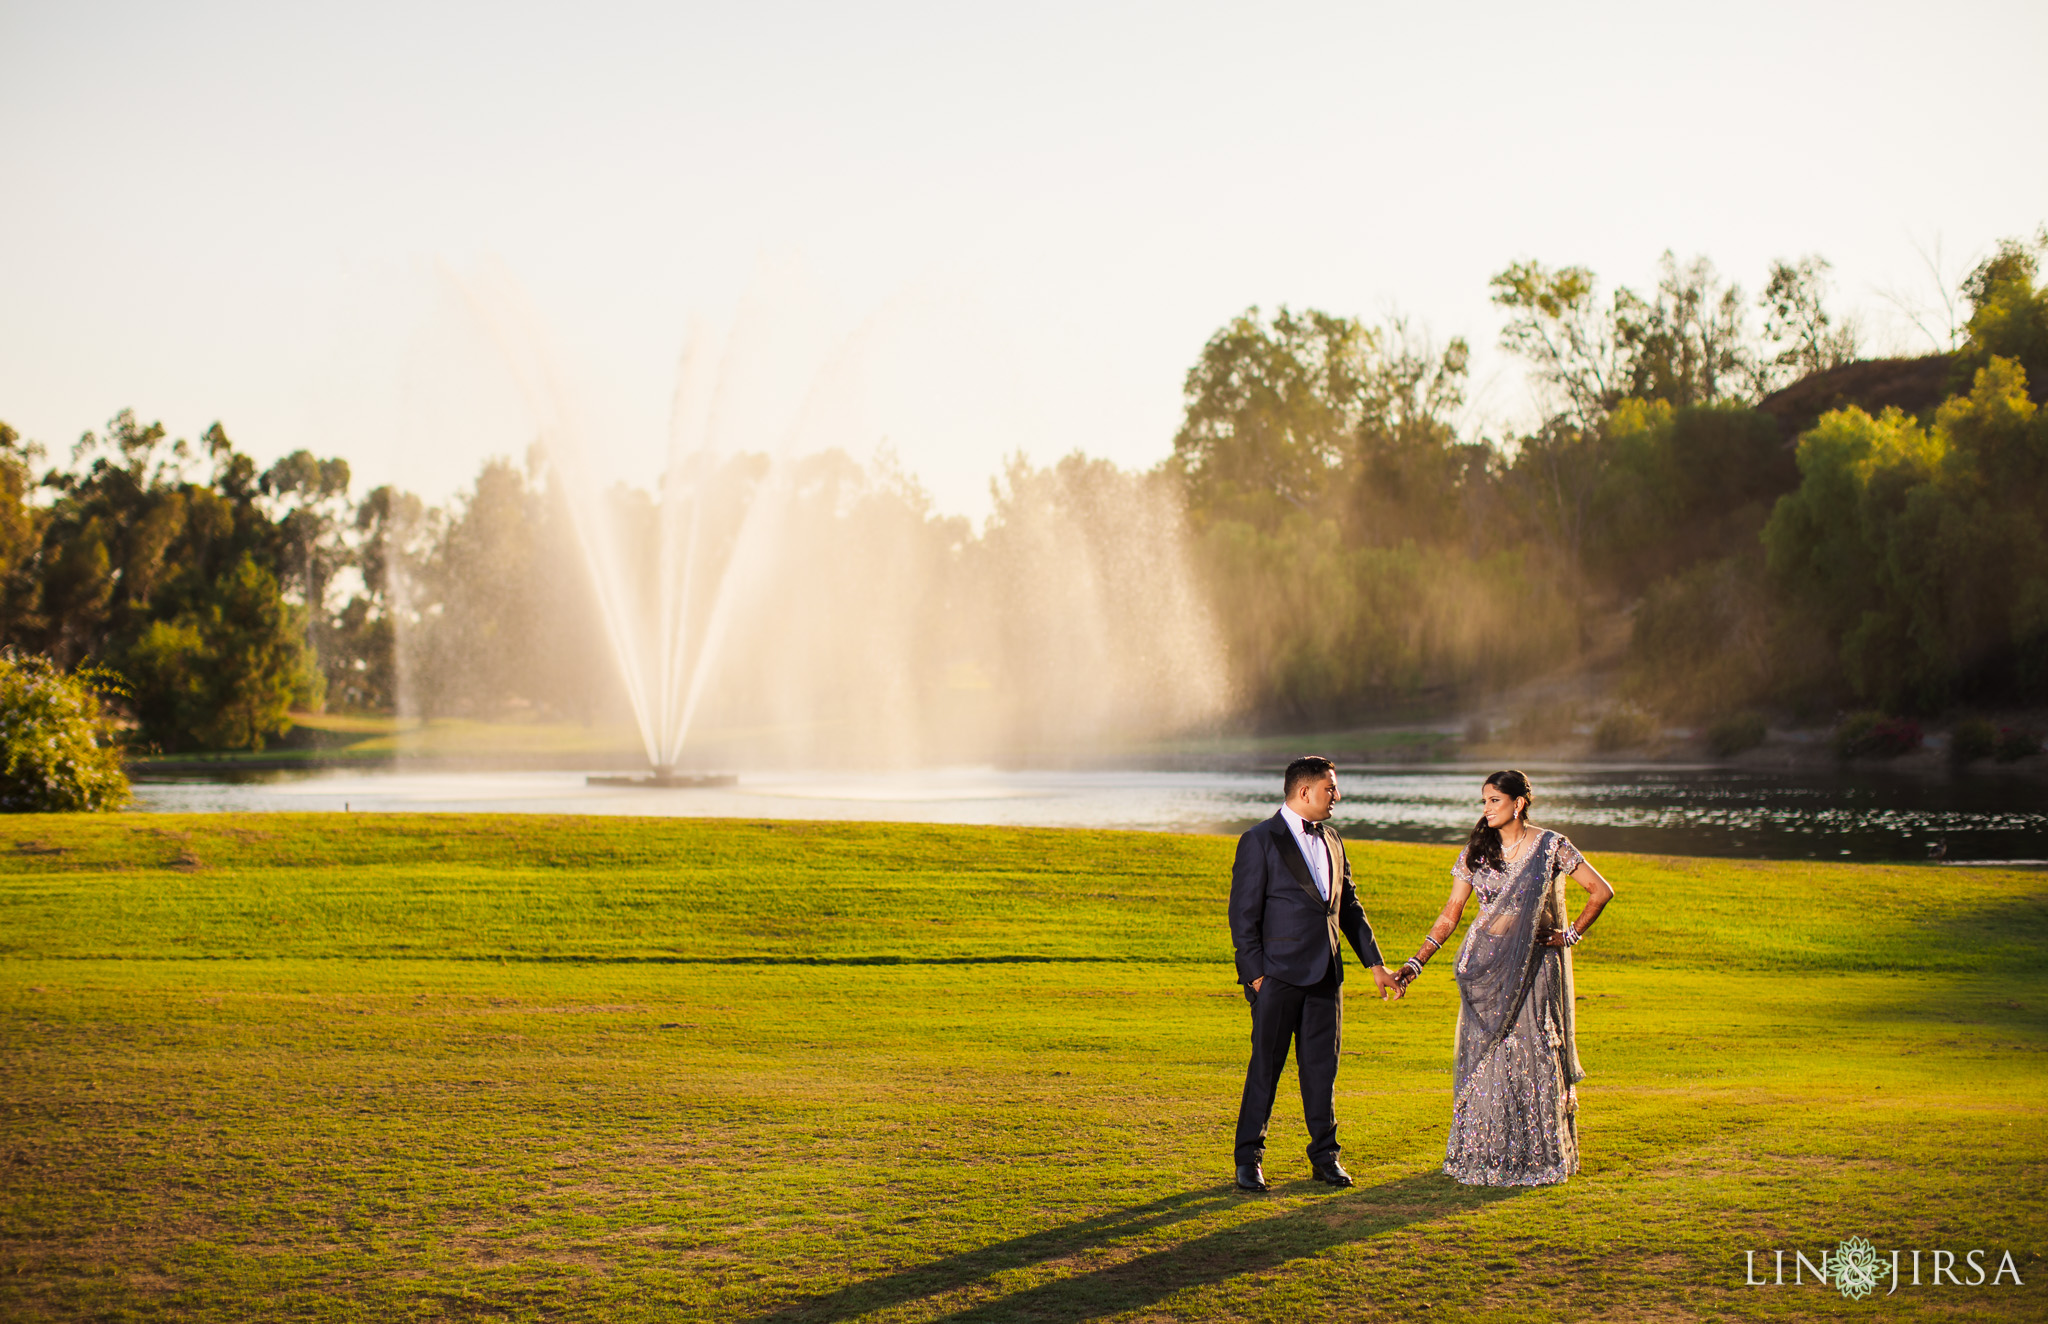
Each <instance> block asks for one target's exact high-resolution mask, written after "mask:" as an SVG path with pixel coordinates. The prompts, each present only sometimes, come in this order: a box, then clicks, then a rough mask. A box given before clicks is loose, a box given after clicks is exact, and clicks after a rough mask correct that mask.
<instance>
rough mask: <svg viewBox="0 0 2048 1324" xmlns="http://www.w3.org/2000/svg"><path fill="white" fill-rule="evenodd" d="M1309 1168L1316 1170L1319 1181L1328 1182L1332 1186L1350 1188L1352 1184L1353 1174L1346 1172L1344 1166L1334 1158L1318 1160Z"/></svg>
mask: <svg viewBox="0 0 2048 1324" xmlns="http://www.w3.org/2000/svg"><path fill="white" fill-rule="evenodd" d="M1309 1167H1310V1168H1312V1169H1314V1171H1315V1175H1316V1180H1317V1181H1320V1182H1328V1183H1329V1184H1330V1185H1332V1186H1349V1185H1351V1184H1352V1183H1351V1174H1350V1173H1348V1172H1346V1171H1344V1165H1343V1164H1342V1163H1339V1162H1338V1161H1337V1160H1335V1159H1333V1158H1331V1159H1318V1160H1316V1161H1315V1162H1314V1163H1311V1164H1309Z"/></svg>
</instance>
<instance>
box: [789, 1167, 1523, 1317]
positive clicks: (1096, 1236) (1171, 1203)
mask: <svg viewBox="0 0 2048 1324" xmlns="http://www.w3.org/2000/svg"><path fill="white" fill-rule="evenodd" d="M1299 1185H1300V1186H1301V1187H1303V1188H1306V1189H1313V1190H1316V1191H1321V1190H1322V1188H1321V1187H1313V1188H1311V1187H1309V1184H1308V1183H1306V1182H1303V1183H1299ZM1524 1189H1525V1188H1520V1187H1506V1188H1502V1187H1468V1186H1460V1185H1458V1184H1456V1183H1455V1182H1453V1181H1451V1180H1450V1179H1449V1178H1447V1177H1445V1176H1444V1175H1443V1173H1442V1172H1440V1171H1437V1170H1434V1169H1430V1170H1425V1171H1423V1172H1418V1173H1415V1174H1413V1175H1412V1176H1407V1177H1399V1178H1396V1179H1395V1180H1393V1181H1388V1182H1382V1183H1380V1184H1379V1185H1377V1186H1366V1187H1358V1188H1355V1189H1353V1190H1350V1191H1345V1192H1341V1193H1332V1194H1330V1195H1329V1196H1328V1197H1327V1198H1323V1199H1317V1200H1315V1201H1314V1203H1312V1204H1307V1205H1300V1206H1295V1207H1292V1208H1287V1209H1285V1210H1283V1211H1282V1212H1280V1213H1276V1214H1273V1215H1272V1216H1270V1217H1266V1218H1255V1219H1253V1220H1251V1221H1250V1222H1245V1223H1237V1224H1234V1225H1233V1226H1230V1227H1227V1228H1219V1229H1218V1230H1216V1231H1214V1232H1210V1233H1207V1234H1206V1235H1203V1236H1198V1237H1195V1238H1193V1239H1192V1240H1188V1241H1183V1242H1180V1243H1178V1244H1176V1245H1172V1246H1167V1247H1164V1248H1162V1249H1159V1250H1155V1251H1151V1252H1148V1253H1146V1254H1143V1255H1139V1256H1136V1257H1134V1258H1132V1259H1127V1260H1120V1261H1118V1262H1116V1263H1114V1264H1109V1265H1106V1266H1104V1267H1103V1268H1100V1269H1096V1270H1093V1271H1091V1272H1084V1273H1075V1274H1071V1275H1069V1276H1066V1277H1063V1278H1059V1279H1057V1280H1055V1281H1053V1282H1048V1283H1042V1284H1040V1285H1039V1286H1036V1287H1032V1288H1028V1289H1026V1290H1024V1291H1021V1292H1017V1293H1014V1294H1012V1295H1009V1296H1005V1297H1002V1298H1001V1299H999V1300H995V1301H988V1302H984V1303H982V1304H980V1305H976V1306H971V1307H969V1308H967V1309H965V1310H961V1311H957V1312H955V1313H953V1314H950V1315H946V1316H944V1317H943V1318H944V1319H945V1320H947V1321H949V1322H951V1324H980V1322H982V1321H990V1322H992V1321H995V1320H1008V1319H1029V1320H1033V1321H1059V1322H1061V1324H1072V1322H1076V1321H1082V1320H1090V1319H1098V1318H1100V1317H1102V1316H1104V1315H1114V1314H1117V1313H1119V1312H1121V1311H1126V1310H1135V1309H1138V1308H1140V1307H1142V1306H1148V1305H1151V1304H1153V1303H1155V1302H1157V1301H1160V1300H1162V1299H1164V1298H1166V1297H1168V1296H1171V1295H1173V1294H1174V1293H1175V1292H1179V1291H1181V1290H1183V1289H1185V1288H1189V1287H1199V1286H1202V1285H1204V1284H1208V1283H1216V1282H1222V1281H1223V1280H1225V1279H1227V1278H1235V1277H1237V1276H1238V1275H1239V1274H1245V1273H1257V1272H1259V1271H1261V1270H1265V1269H1271V1268H1275V1267H1277V1266H1279V1265H1282V1264H1285V1263H1287V1262H1288V1261H1289V1260H1297V1259H1301V1258H1303V1257H1305V1256H1309V1255H1315V1254H1317V1253H1319V1252H1321V1251H1325V1250H1328V1249H1329V1248H1331V1247H1332V1246H1340V1245H1345V1244H1347V1243H1350V1242H1357V1241H1367V1240H1370V1239H1371V1238H1373V1237H1377V1236H1381V1235H1384V1234H1386V1233H1388V1232H1394V1231H1397V1230H1399V1229H1401V1228H1404V1227H1407V1226H1409V1225H1410V1224H1413V1223H1426V1222H1430V1221H1432V1220H1434V1219H1438V1218H1443V1217H1446V1216H1448V1215H1451V1214H1458V1213H1463V1212H1465V1211H1467V1210H1471V1209H1478V1208H1482V1207H1484V1206H1486V1205H1489V1204H1493V1203H1496V1202H1497V1201H1500V1200H1507V1199H1513V1198H1514V1197H1515V1196H1517V1195H1519V1194H1522V1192H1523V1190H1524ZM1252 1200H1256V1197H1251V1198H1250V1199H1249V1200H1248V1198H1247V1197H1245V1196H1242V1195H1239V1194H1238V1193H1237V1192H1236V1191H1235V1190H1233V1189H1232V1188H1231V1187H1230V1186H1227V1185H1224V1186H1212V1187H1207V1188H1205V1189H1203V1190H1198V1191H1189V1192H1186V1193H1185V1194H1181V1195H1171V1196H1168V1197H1166V1198H1165V1199H1163V1200H1155V1201H1153V1202H1152V1203H1150V1204H1143V1205H1135V1206H1133V1207H1131V1208H1129V1209H1120V1210H1117V1211H1115V1212H1114V1213H1108V1214H1102V1215H1099V1216H1097V1217H1095V1218H1089V1219H1083V1220H1082V1221H1080V1222H1078V1223H1068V1224H1066V1225H1064V1226H1062V1227H1056V1228H1049V1229H1047V1230H1046V1231H1044V1232H1034V1233H1032V1234H1031V1235H1030V1236H1025V1237H1018V1238H1016V1239H1014V1240H1011V1241H1004V1242H999V1243H997V1244H995V1245H993V1246H984V1247H982V1248H981V1249H979V1250H971V1251H967V1252H965V1253H963V1254H960V1255H952V1256H948V1257H947V1258H945V1259H943V1260H936V1261H933V1262H932V1263H930V1264H920V1265H918V1266H917V1267H916V1268H912V1269H905V1270H903V1271H902V1272H900V1273H894V1274H889V1275H887V1276H885V1277H881V1278H872V1279H869V1280H868V1281H866V1282H862V1283H855V1284H854V1285H852V1286H851V1287H846V1288H842V1289H840V1290H839V1291H836V1292H829V1293H825V1294H823V1295H820V1296H814V1297H806V1298H804V1299H802V1300H800V1301H792V1302H790V1303H788V1304H787V1305H784V1306H783V1307H782V1308H781V1309H779V1310H776V1311H774V1312H773V1313H771V1314H768V1315H764V1316H760V1317H759V1320H758V1324H798V1321H803V1322H804V1324H813V1322H819V1324H830V1322H831V1321H834V1320H844V1319H851V1318H853V1317H854V1316H856V1315H863V1314H866V1313H867V1312H869V1311H873V1310H883V1309H886V1308H888V1307H890V1306H897V1305H902V1304H904V1303H906V1302H910V1301H916V1300H920V1299H923V1298H926V1297H931V1296H937V1295H940V1294H942V1293H945V1292H953V1291H958V1290H960V1289H962V1288H965V1287H971V1286H972V1285H974V1284H975V1283H979V1282H982V1281H983V1280H985V1279H987V1278H988V1277H990V1276H991V1275H993V1274H997V1273H1001V1272H1003V1271H1005V1270H1012V1269H1022V1268H1028V1267H1030V1266H1032V1265H1037V1264H1045V1263H1048V1262H1051V1261H1054V1260H1065V1259H1071V1258H1074V1257H1077V1256H1083V1257H1085V1256H1087V1255H1089V1254H1090V1253H1091V1252H1094V1251H1097V1250H1102V1249H1107V1248H1109V1247H1110V1246H1111V1245H1112V1243H1114V1242H1117V1241H1120V1240H1122V1239H1124V1238H1127V1237H1130V1236H1133V1235H1135V1234H1139V1233H1145V1232H1153V1231H1156V1230H1158V1229H1161V1228H1165V1227H1170V1226H1172V1225H1173V1224H1175V1223H1181V1222H1186V1221H1188V1220H1190V1219H1197V1218H1201V1217H1203V1216H1204V1215H1208V1214H1214V1213H1217V1212H1219V1211H1222V1210H1226V1209H1229V1208H1232V1207H1235V1206H1239V1205H1241V1204H1245V1203H1250V1202H1251V1201H1252Z"/></svg>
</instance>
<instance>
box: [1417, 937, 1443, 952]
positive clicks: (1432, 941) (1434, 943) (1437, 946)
mask: <svg viewBox="0 0 2048 1324" xmlns="http://www.w3.org/2000/svg"><path fill="white" fill-rule="evenodd" d="M1422 940H1423V941H1424V942H1426V943H1428V944H1429V945H1430V949H1431V950H1432V951H1435V950H1441V949H1442V947H1443V944H1442V943H1440V942H1438V941H1437V940H1436V939H1435V938H1432V937H1430V936H1429V935H1428V934H1427V933H1425V934H1423V935H1422Z"/></svg>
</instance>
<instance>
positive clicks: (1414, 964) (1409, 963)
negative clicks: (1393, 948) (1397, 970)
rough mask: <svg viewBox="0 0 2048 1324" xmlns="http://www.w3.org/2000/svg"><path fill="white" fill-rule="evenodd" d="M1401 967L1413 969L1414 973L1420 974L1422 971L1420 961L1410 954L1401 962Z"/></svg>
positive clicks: (1412, 976)
mask: <svg viewBox="0 0 2048 1324" xmlns="http://www.w3.org/2000/svg"><path fill="white" fill-rule="evenodd" d="M1401 968H1402V969H1403V970H1413V971H1414V972H1415V975H1420V974H1421V973H1422V962H1420V961H1418V960H1416V959H1415V958H1414V957H1412V956H1411V957H1409V958H1408V959H1407V960H1405V961H1403V962H1402V963H1401ZM1409 977H1410V978H1411V979H1412V978H1414V977H1415V976H1414V975H1411V976H1409Z"/></svg>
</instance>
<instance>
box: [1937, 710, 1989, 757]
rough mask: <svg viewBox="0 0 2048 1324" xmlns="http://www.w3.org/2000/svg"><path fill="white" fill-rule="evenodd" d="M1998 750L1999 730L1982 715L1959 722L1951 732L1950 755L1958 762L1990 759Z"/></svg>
mask: <svg viewBox="0 0 2048 1324" xmlns="http://www.w3.org/2000/svg"><path fill="white" fill-rule="evenodd" d="M1997 752H1998V732H1997V730H1996V729H1995V728H1993V727H1992V725H1991V723H1989V722H1987V721H1985V720H1984V719H1983V718H1981V717H1971V718H1968V719H1966V720H1964V721H1960V722H1957V723H1956V727H1955V730H1953V731H1951V732H1949V736H1948V756H1949V758H1950V759H1952V760H1954V761H1955V762H1957V763H1968V762H1970V761H1971V760H1973V759H1988V758H1990V757H1991V756H1992V755H1993V754H1995V753H1997Z"/></svg>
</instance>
